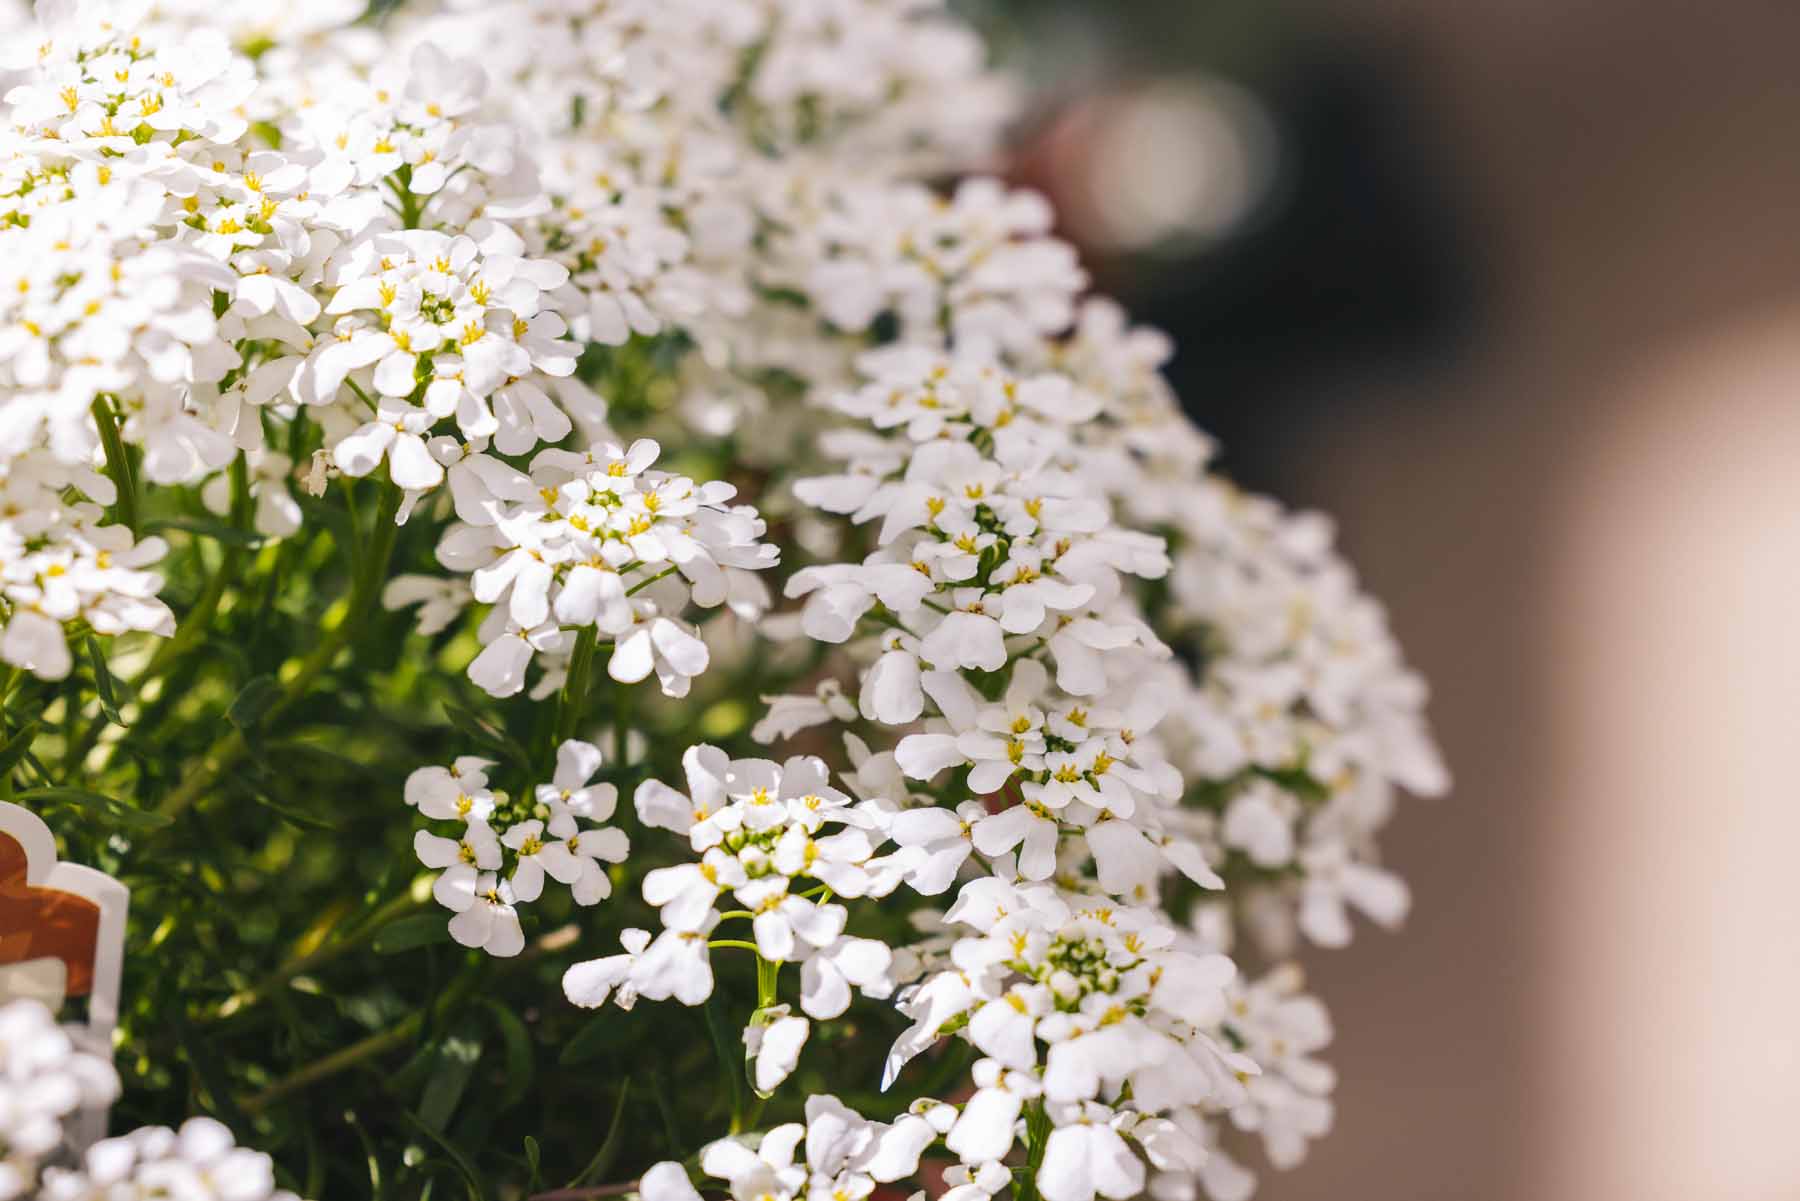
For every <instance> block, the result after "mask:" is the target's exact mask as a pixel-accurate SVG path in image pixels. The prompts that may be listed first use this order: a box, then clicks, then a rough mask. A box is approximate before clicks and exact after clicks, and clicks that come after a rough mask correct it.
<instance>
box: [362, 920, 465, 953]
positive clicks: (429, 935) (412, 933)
mask: <svg viewBox="0 0 1800 1201" xmlns="http://www.w3.org/2000/svg"><path fill="white" fill-rule="evenodd" d="M449 941H450V927H449V925H448V924H447V923H446V921H445V919H444V915H443V914H441V913H420V914H415V915H414V916H412V917H403V918H401V919H400V920H399V921H396V922H390V923H389V924H388V925H385V926H383V927H382V928H381V931H380V933H378V934H376V935H375V941H374V942H373V943H372V944H371V945H372V946H373V947H374V949H375V953H376V954H377V955H397V954H399V953H400V952H401V951H410V950H413V949H414V948H416V947H428V946H432V945H434V944H436V943H441V942H449Z"/></svg>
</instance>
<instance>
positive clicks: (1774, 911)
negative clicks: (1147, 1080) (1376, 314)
mask: <svg viewBox="0 0 1800 1201" xmlns="http://www.w3.org/2000/svg"><path fill="white" fill-rule="evenodd" d="M1331 12H1332V13H1333V14H1334V15H1333V19H1334V20H1335V21H1336V22H1337V26H1336V36H1342V37H1346V38H1374V39H1379V40H1381V41H1382V42H1383V43H1384V44H1386V45H1390V46H1391V45H1395V44H1398V45H1401V46H1404V47H1406V48H1407V49H1408V50H1409V51H1410V53H1411V60H1412V61H1413V62H1414V63H1415V64H1417V65H1418V67H1419V77H1418V88H1417V96H1416V100H1417V111H1418V112H1419V119H1420V120H1421V122H1422V123H1423V124H1424V125H1425V126H1426V127H1427V129H1428V133H1429V135H1430V137H1431V138H1432V140H1433V141H1435V142H1436V144H1437V145H1439V146H1440V147H1442V148H1443V151H1444V154H1445V156H1446V157H1447V159H1448V160H1449V161H1450V162H1451V163H1452V164H1453V165H1454V167H1455V173H1456V176H1457V178H1458V179H1459V180H1460V183H1461V187H1462V190H1463V193H1464V198H1465V200H1466V202H1467V204H1468V205H1469V207H1470V209H1471V211H1472V212H1474V213H1475V214H1477V223H1478V235H1479V239H1478V240H1479V246H1478V247H1477V249H1478V252H1479V253H1480V255H1481V258H1482V266H1483V267H1484V269H1485V272H1486V274H1487V277H1488V278H1489V280H1490V282H1491V285H1492V286H1491V293H1492V295H1493V296H1494V297H1495V298H1496V301H1495V305H1494V307H1493V309H1492V311H1491V312H1490V313H1489V315H1488V319H1487V321H1486V322H1485V324H1484V325H1483V327H1482V329H1481V331H1480V332H1479V334H1478V336H1477V337H1476V339H1475V342H1474V344H1473V345H1472V346H1470V347H1468V348H1467V349H1466V351H1465V352H1464V353H1463V354H1462V355H1461V356H1459V357H1458V358H1457V360H1456V361H1455V362H1453V363H1449V364H1445V365H1443V366H1441V367H1440V368H1438V369H1435V370H1432V371H1429V372H1421V371H1419V370H1418V369H1416V368H1409V369H1405V370H1402V369H1399V368H1395V367H1392V366H1388V367H1382V366H1375V367H1371V368H1370V369H1368V370H1366V371H1362V372H1360V373H1357V374H1355V375H1353V376H1345V377H1340V378H1333V379H1329V380H1322V381H1319V382H1318V384H1317V386H1318V387H1319V388H1320V389H1321V390H1322V392H1324V393H1326V394H1328V395H1332V396H1337V397H1341V398H1342V399H1343V404H1342V406H1341V409H1340V410H1339V411H1340V412H1341V413H1342V414H1343V417H1342V419H1341V420H1327V421H1324V422H1322V423H1321V424H1320V425H1319V426H1318V427H1317V428H1316V429H1315V430H1314V431H1313V434H1312V442H1311V444H1310V445H1309V446H1308V447H1307V448H1306V450H1305V452H1304V454H1303V455H1302V457H1301V461H1300V462H1298V463H1297V464H1296V465H1295V469H1296V471H1300V472H1304V473H1305V478H1306V479H1307V481H1308V484H1309V492H1310V495H1311V497H1312V498H1313V499H1315V500H1317V501H1318V502H1320V503H1322V504H1324V505H1325V506H1327V507H1329V508H1331V509H1332V510H1334V511H1335V512H1336V513H1337V514H1338V515H1339V516H1340V517H1341V519H1342V522H1343V525H1344V527H1345V537H1344V540H1345V543H1346V546H1347V547H1348V549H1349V550H1350V552H1351V554H1352V557H1353V559H1354V560H1355V561H1356V562H1358V564H1359V565H1360V566H1361V567H1362V569H1363V571H1364V574H1365V576H1366V578H1367V579H1368V582H1369V583H1370V585H1371V587H1372V588H1373V590H1374V591H1375V592H1376V593H1377V594H1378V595H1380V596H1382V597H1384V598H1385V599H1387V600H1388V601H1389V602H1390V605H1391V607H1392V609H1393V612H1394V617H1395V624H1396V627H1397V629H1398V631H1399V633H1400V635H1401V637H1402V639H1403V640H1404V641H1405V643H1406V644H1407V646H1408V649H1409V651H1410V652H1411V654H1412V656H1413V657H1414V659H1415V660H1416V662H1417V663H1418V664H1419V665H1420V666H1421V668H1422V669H1423V670H1424V671H1425V672H1426V674H1427V675H1428V676H1429V677H1430V678H1431V680H1432V681H1433V684H1434V686H1435V690H1436V703H1435V706H1434V715H1435V718H1436V720H1437V722H1438V724H1439V727H1440V730H1441V733H1442V735H1443V739H1444V742H1445V744H1446V749H1447V751H1448V753H1449V756H1450V760H1451V764H1452V766H1453V768H1454V769H1455V771H1456V773H1457V777H1458V787H1457V790H1456V792H1455V794H1454V795H1453V796H1452V797H1451V798H1450V799H1448V800H1447V801H1445V802H1441V803H1432V804H1414V805H1412V806H1411V807H1410V808H1409V809H1407V810H1405V811H1403V813H1402V815H1401V818H1400V820H1399V822H1398V823H1397V825H1396V826H1395V828H1394V830H1393V833H1392V837H1391V838H1390V839H1389V842H1388V846H1389V849H1390V851H1391V858H1392V860H1393V862H1394V863H1395V864H1396V865H1397V866H1398V867H1399V868H1400V870H1401V871H1403V872H1404V873H1405V874H1406V875H1407V876H1408V877H1409V878H1410V879H1411V880H1412V882H1413V883H1414V886H1415V892H1416V905H1415V911H1414V917H1413V920H1412V922H1411V924H1410V926H1409V928H1408V929H1407V930H1406V931H1405V932H1404V933H1403V934H1401V935H1400V936H1398V937H1390V936H1385V935H1382V934H1379V933H1377V932H1375V931H1373V930H1368V931H1365V932H1363V933H1361V934H1360V935H1359V938H1358V941H1357V943H1356V945H1355V947H1354V949H1352V950H1351V951H1349V952H1347V953H1344V954H1341V955H1334V956H1320V957H1316V958H1315V963H1316V968H1315V971H1314V978H1315V981H1316V982H1317V983H1318V984H1319V986H1320V988H1321V990H1322V991H1323V993H1324V995H1325V996H1326V997H1327V998H1328V999H1329V1000H1330V1002H1331V1004H1332V1006H1333V1009H1334V1012H1335V1013H1336V1015H1337V1018H1338V1024H1339V1036H1338V1046H1337V1048H1336V1062H1337V1063H1338V1065H1339V1066H1340V1068H1341V1069H1342V1073H1343V1083H1342V1085H1341V1091H1340V1100H1341V1109H1340V1123H1339V1128H1338V1130H1337V1131H1336V1132H1335V1133H1334V1134H1333V1136H1332V1137H1331V1138H1330V1139H1329V1140H1327V1141H1326V1142H1325V1143H1324V1144H1322V1145H1321V1146H1320V1147H1319V1148H1318V1150H1317V1152H1316V1153H1315V1155H1314V1157H1313V1159H1312V1160H1311V1161H1310V1162H1309V1163H1308V1164H1307V1165H1306V1167H1305V1168H1304V1169H1302V1170H1301V1171H1300V1172H1299V1173H1296V1174H1295V1175H1294V1176H1293V1177H1292V1178H1289V1179H1282V1180H1278V1181H1273V1182H1271V1183H1270V1187H1269V1190H1268V1192H1267V1193H1266V1194H1265V1195H1266V1196H1268V1197H1270V1198H1275V1199H1280V1201H1311V1199H1313V1198H1320V1199H1323V1198H1332V1199H1333V1201H1346V1199H1348V1201H1363V1199H1364V1198H1367V1199H1368V1201H1428V1199H1429V1201H1437V1199H1440V1198H1455V1199H1457V1201H1664V1199H1668V1201H1675V1199H1676V1198H1680V1199H1683V1201H1793V1199H1794V1198H1800V1138H1796V1137H1795V1136H1794V1134H1793V1132H1792V1131H1793V1128H1794V1126H1795V1123H1796V1121H1800V1041H1797V1040H1800V1033H1796V1027H1797V1026H1800V916H1797V915H1800V853H1797V852H1800V805H1796V801H1800V796H1797V795H1796V791H1797V786H1796V780H1800V774H1797V773H1796V771H1795V768H1794V767H1793V765H1792V760H1793V759H1794V754H1793V751H1794V749H1795V748H1800V631H1797V630H1796V628H1795V622H1794V619H1793V617H1792V616H1791V615H1792V614H1794V613H1795V611H1796V610H1797V609H1800V138H1796V136H1795V135H1796V133H1800V71H1797V70H1795V66H1794V64H1795V61H1796V49H1795V48H1796V47H1800V8H1796V7H1795V6H1792V5H1775V4H1732V5H1723V6H1702V5H1693V4H1688V5H1676V4H1668V3H1637V4H1630V3H1625V2H1624V0H1617V2H1609V3H1594V2H1576V0H1570V2H1567V3H1553V2H1551V0H1529V2H1526V3H1519V4H1509V5H1475V4H1451V5H1446V4H1441V3H1424V2H1423V0H1418V2H1412V0H1408V2H1404V3H1381V2H1378V0H1339V2H1338V3H1336V4H1334V5H1333V6H1332V7H1331Z"/></svg>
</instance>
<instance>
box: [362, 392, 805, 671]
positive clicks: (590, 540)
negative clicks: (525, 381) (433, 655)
mask: <svg viewBox="0 0 1800 1201" xmlns="http://www.w3.org/2000/svg"><path fill="white" fill-rule="evenodd" d="M551 411H554V410H551ZM565 432H567V431H566V429H565ZM400 437H402V438H404V437H406V435H404V434H402V435H400ZM479 446H480V444H478V443H461V444H459V443H457V442H456V441H455V440H454V439H451V438H448V437H442V438H436V439H433V445H432V446H431V447H430V448H429V450H425V453H428V454H430V453H435V454H437V455H438V457H439V458H441V459H443V460H445V461H446V462H448V463H449V481H450V491H451V495H452V497H453V499H454V502H455V508H456V513H457V516H458V520H457V521H456V522H454V523H452V524H451V525H450V526H449V527H448V528H447V529H446V530H445V532H444V536H443V539H442V540H441V541H440V542H439V543H438V551H437V555H438V561H439V562H440V563H442V564H443V565H444V566H445V567H447V568H449V569H450V570H452V571H456V572H467V573H469V577H470V578H469V588H468V591H467V592H466V593H463V592H460V591H458V592H455V593H452V594H450V595H445V594H444V593H442V592H441V591H438V590H435V589H433V588H432V587H431V586H430V583H429V581H428V580H423V579H418V578H409V577H401V578H399V579H396V580H395V581H394V582H393V585H391V586H390V597H389V599H390V603H391V604H395V605H406V604H410V603H414V602H415V601H420V600H430V599H435V600H436V601H438V604H436V605H434V606H432V607H430V608H429V609H427V610H424V611H422V613H421V619H422V620H423V621H427V622H430V623H433V624H436V625H440V626H441V625H442V624H443V623H444V622H445V621H447V620H451V619H453V617H454V614H455V612H456V611H457V610H458V609H459V608H460V604H458V601H460V600H474V601H481V602H484V603H489V604H493V605H494V606H495V607H494V608H493V609H492V610H491V611H490V613H489V615H488V617H487V619H486V620H485V621H484V622H483V623H482V625H481V629H480V638H481V642H482V644H483V648H484V649H483V650H482V652H481V654H480V655H479V656H477V657H476V659H475V660H474V662H472V663H471V664H470V665H469V678H470V679H471V680H473V681H474V682H475V683H476V684H478V685H480V686H481V687H482V689H484V690H485V691H486V692H487V693H488V694H489V695H491V696H499V697H504V696H512V695H514V694H515V693H517V692H519V691H520V690H521V689H523V688H524V686H525V675H526V668H527V667H528V666H529V665H530V663H531V662H532V660H533V659H534V658H535V656H536V655H537V654H538V653H540V652H542V653H545V654H546V655H547V656H549V657H550V658H552V659H554V660H555V662H556V663H557V664H558V667H557V669H556V670H553V671H549V672H546V673H545V674H544V676H543V678H542V681H541V682H540V684H539V686H538V689H537V691H536V692H535V695H539V696H541V695H545V694H547V693H548V692H551V691H554V690H555V689H556V688H557V687H558V686H560V685H561V684H562V683H563V681H564V679H565V676H566V670H565V669H566V666H567V662H568V659H569V657H570V655H571V654H572V652H573V649H574V645H575V639H573V638H570V637H569V633H570V631H575V630H590V629H591V630H593V631H596V632H597V634H603V635H605V636H606V639H607V641H608V643H609V644H610V645H611V647H612V651H611V654H610V656H609V659H608V663H607V674H609V675H610V676H611V677H612V678H613V679H614V680H617V681H619V682H620V683H623V684H635V683H637V682H638V681H640V680H643V679H644V678H646V677H647V676H649V675H650V674H651V672H652V671H654V672H655V674H656V677H657V679H658V681H659V682H660V683H661V685H662V691H663V693H664V694H665V695H667V696H673V697H681V696H686V695H687V692H688V688H689V686H690V682H691V681H692V680H693V678H694V677H695V676H698V675H700V674H701V673H702V672H704V671H705V670H706V668H707V665H708V663H709V662H710V654H709V652H708V650H707V646H706V643H705V642H704V641H702V640H701V639H700V637H699V635H698V634H697V633H696V632H695V631H694V630H693V629H692V628H690V627H689V626H687V625H685V624H683V622H682V621H681V615H682V613H683V612H684V611H685V610H686V609H687V608H688V607H689V606H690V605H697V606H699V607H701V608H708V609H710V608H716V607H718V606H719V605H722V604H729V605H730V607H731V609H732V611H733V612H736V613H739V614H741V615H743V616H744V617H746V618H747V619H754V618H755V617H756V616H758V615H759V614H761V613H762V612H763V611H764V610H765V609H766V608H767V607H768V601H769V597H768V591H767V589H765V588H764V587H763V585H762V583H761V582H760V581H759V580H758V579H757V578H756V576H755V575H754V574H752V573H753V572H756V571H760V570H763V569H765V568H767V567H770V566H773V565H774V563H775V560H776V548H775V547H773V546H770V545H768V544H766V543H763V542H760V541H758V539H760V538H761V537H762V535H763V533H764V523H763V520H762V518H760V517H758V516H757V514H756V510H755V509H753V508H751V507H750V506H748V505H736V506H730V505H728V504H727V503H726V502H728V501H729V500H730V499H731V498H732V497H733V496H734V495H735V494H736V491H737V490H736V489H735V488H734V487H733V486H732V485H730V484H727V483H723V482H718V481H715V482H713V483H710V484H703V485H701V484H695V483H694V481H692V480H690V479H688V478H687V477H685V476H680V475H673V474H671V473H669V472H666V471H655V470H652V469H651V468H652V464H654V463H655V462H656V458H657V455H658V454H659V453H660V448H659V447H658V446H657V444H656V443H655V442H654V441H651V440H650V439H648V438H644V439H639V440H638V441H636V442H634V443H632V445H631V446H630V447H629V448H621V447H619V446H617V445H613V444H596V445H594V446H592V447H590V448H589V449H588V450H587V451H585V452H580V453H577V452H575V451H568V450H557V449H550V450H544V451H540V452H539V453H538V454H537V456H536V457H534V458H533V459H532V460H531V464H530V472H529V474H527V473H526V472H521V471H518V470H517V469H515V468H513V467H511V466H509V465H508V464H507V463H505V462H504V461H503V460H501V459H499V458H496V457H494V456H492V455H489V454H486V453H484V452H483V450H481V449H479ZM423 449H424V448H423V447H422V450H423ZM395 588H397V589H398V591H393V589H395Z"/></svg>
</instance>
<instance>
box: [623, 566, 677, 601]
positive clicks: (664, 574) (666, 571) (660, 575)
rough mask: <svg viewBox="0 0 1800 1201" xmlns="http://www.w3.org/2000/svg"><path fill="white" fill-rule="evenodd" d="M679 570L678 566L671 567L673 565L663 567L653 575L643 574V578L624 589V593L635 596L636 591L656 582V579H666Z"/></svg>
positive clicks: (638, 591)
mask: <svg viewBox="0 0 1800 1201" xmlns="http://www.w3.org/2000/svg"><path fill="white" fill-rule="evenodd" d="M680 570H681V569H680V568H679V567H673V566H671V567H665V568H663V569H662V570H661V571H659V572H657V573H656V574H655V575H653V576H645V577H644V578H643V579H641V580H639V581H638V582H637V583H635V584H633V585H632V586H631V587H629V588H627V589H626V590H625V595H626V596H636V595H637V594H638V593H640V592H642V591H643V590H644V589H646V588H648V587H649V586H650V585H652V584H654V583H656V581H658V580H661V579H666V578H668V577H669V576H672V575H674V574H675V573H676V572H677V571H680Z"/></svg>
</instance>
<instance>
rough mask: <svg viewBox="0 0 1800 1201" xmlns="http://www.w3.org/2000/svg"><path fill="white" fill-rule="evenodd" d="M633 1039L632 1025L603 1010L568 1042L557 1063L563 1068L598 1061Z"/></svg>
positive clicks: (609, 1011)
mask: <svg viewBox="0 0 1800 1201" xmlns="http://www.w3.org/2000/svg"><path fill="white" fill-rule="evenodd" d="M630 1037H631V1023H630V1022H628V1021H624V1020H622V1018H621V1015H619V1014H617V1013H614V1012H612V1011H611V1010H603V1011H602V1012H600V1013H597V1014H595V1015H594V1017H593V1018H592V1019H591V1020H590V1021H589V1022H588V1024H587V1025H585V1026H583V1027H582V1028H581V1029H580V1030H578V1031H577V1032H576V1034H575V1037H574V1038H571V1039H570V1040H569V1041H568V1042H566V1043H564V1044H563V1049H562V1054H561V1055H558V1056H557V1057H556V1061H557V1062H558V1063H560V1064H561V1065H562V1066H563V1067H570V1066H572V1065H574V1064H578V1063H587V1062H588V1061H589V1060H593V1059H598V1058H600V1056H602V1055H604V1054H605V1053H606V1052H607V1051H609V1050H611V1049H612V1048H614V1047H616V1046H618V1045H619V1044H620V1043H622V1042H624V1041H625V1040H626V1039H628V1038H630Z"/></svg>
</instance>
